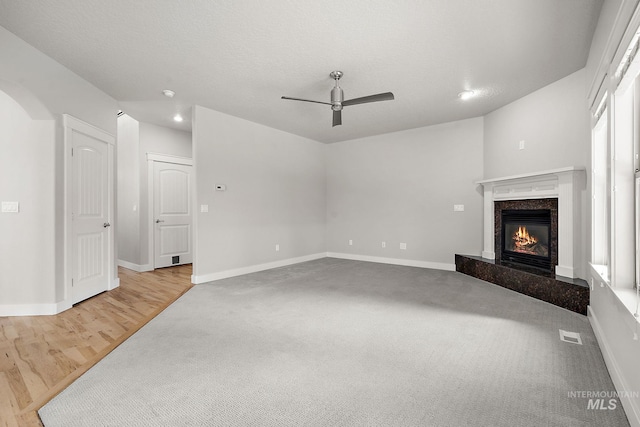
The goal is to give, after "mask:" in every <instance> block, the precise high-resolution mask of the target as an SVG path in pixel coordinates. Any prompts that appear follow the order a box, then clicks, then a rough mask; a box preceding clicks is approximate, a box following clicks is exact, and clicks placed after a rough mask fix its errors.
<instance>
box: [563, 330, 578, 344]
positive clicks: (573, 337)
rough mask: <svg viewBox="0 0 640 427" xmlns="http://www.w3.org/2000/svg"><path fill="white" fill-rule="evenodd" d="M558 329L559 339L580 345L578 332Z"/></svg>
mask: <svg viewBox="0 0 640 427" xmlns="http://www.w3.org/2000/svg"><path fill="white" fill-rule="evenodd" d="M559 331H560V341H564V342H570V343H573V344H580V345H582V339H581V338H580V334H579V333H577V332H569V331H563V330H562V329H559Z"/></svg>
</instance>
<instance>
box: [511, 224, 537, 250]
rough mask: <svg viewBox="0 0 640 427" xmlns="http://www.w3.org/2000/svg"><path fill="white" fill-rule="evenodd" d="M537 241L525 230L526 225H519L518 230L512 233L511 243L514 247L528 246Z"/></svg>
mask: <svg viewBox="0 0 640 427" xmlns="http://www.w3.org/2000/svg"><path fill="white" fill-rule="evenodd" d="M536 243H538V239H536V238H535V236H532V235H530V234H529V232H528V231H527V227H523V226H520V227H518V231H516V232H515V233H514V235H513V244H514V245H515V246H516V248H522V247H524V246H530V245H534V244H536Z"/></svg>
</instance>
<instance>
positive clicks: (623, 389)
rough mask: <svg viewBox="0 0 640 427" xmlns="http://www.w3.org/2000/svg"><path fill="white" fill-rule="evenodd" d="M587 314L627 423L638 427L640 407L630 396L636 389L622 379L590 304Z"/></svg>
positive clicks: (639, 425) (639, 424) (622, 376)
mask: <svg viewBox="0 0 640 427" xmlns="http://www.w3.org/2000/svg"><path fill="white" fill-rule="evenodd" d="M587 316H588V318H589V322H590V323H591V327H592V328H593V332H594V333H595V335H596V339H597V340H598V344H599V345H600V350H601V352H602V357H603V358H604V362H605V364H606V365H607V369H608V370H609V375H611V380H612V381H613V385H614V386H615V388H616V391H617V392H618V393H619V398H620V401H621V402H622V407H623V409H624V412H625V414H626V415H627V419H628V420H629V424H630V425H631V427H640V408H639V407H638V404H637V399H633V398H631V397H630V396H634V393H637V392H638V391H637V390H630V389H629V386H628V385H627V382H626V381H625V379H624V375H622V373H621V372H620V367H619V366H618V362H617V361H616V358H615V356H614V355H613V352H612V351H611V347H610V346H609V343H608V342H607V337H606V336H605V334H604V332H603V331H602V327H601V326H600V322H598V318H597V317H596V314H595V313H594V312H593V310H592V309H591V306H588V307H587Z"/></svg>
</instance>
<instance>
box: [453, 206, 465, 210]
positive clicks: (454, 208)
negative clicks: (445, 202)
mask: <svg viewBox="0 0 640 427" xmlns="http://www.w3.org/2000/svg"><path fill="white" fill-rule="evenodd" d="M453 211H454V212H464V205H453Z"/></svg>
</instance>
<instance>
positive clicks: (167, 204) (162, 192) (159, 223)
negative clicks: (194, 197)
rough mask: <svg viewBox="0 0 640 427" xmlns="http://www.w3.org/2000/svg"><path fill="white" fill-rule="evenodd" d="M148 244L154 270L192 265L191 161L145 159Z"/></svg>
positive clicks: (150, 156) (151, 157)
mask: <svg viewBox="0 0 640 427" xmlns="http://www.w3.org/2000/svg"><path fill="white" fill-rule="evenodd" d="M148 160H149V163H150V164H149V176H150V180H151V182H150V185H149V193H150V194H149V201H150V203H149V205H150V209H149V212H150V213H151V217H150V220H151V225H152V227H153V232H152V233H150V237H151V238H152V242H150V244H149V248H150V251H151V252H152V253H151V254H150V259H152V260H153V268H163V267H170V266H175V265H183V264H191V263H192V261H193V238H192V233H193V215H192V206H191V193H192V168H193V166H192V160H191V159H187V158H179V157H173V156H162V155H151V154H149V155H148Z"/></svg>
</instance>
